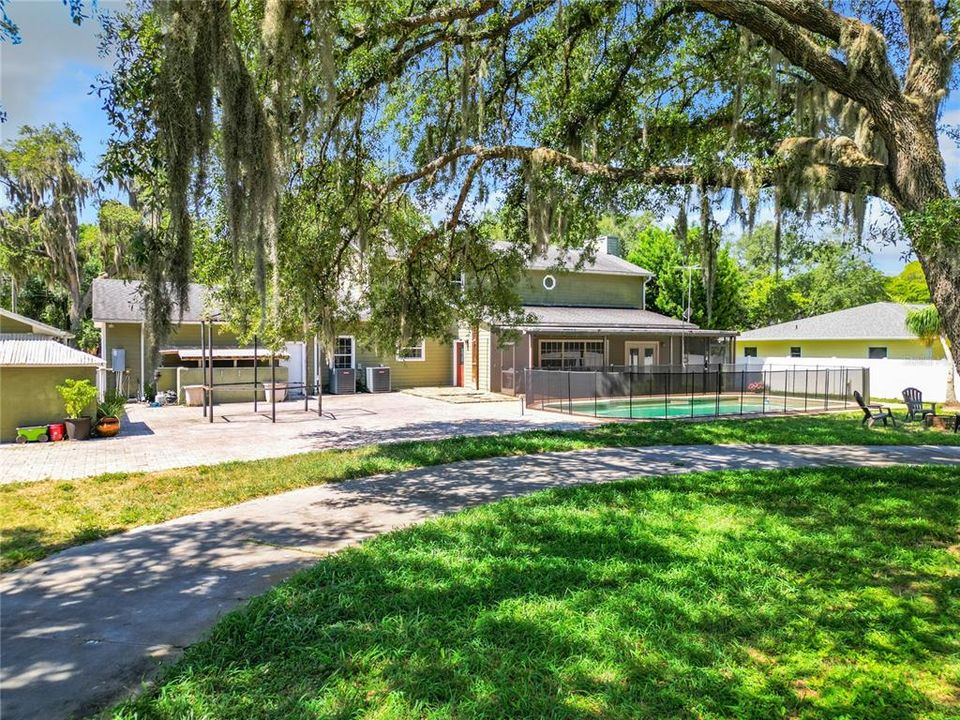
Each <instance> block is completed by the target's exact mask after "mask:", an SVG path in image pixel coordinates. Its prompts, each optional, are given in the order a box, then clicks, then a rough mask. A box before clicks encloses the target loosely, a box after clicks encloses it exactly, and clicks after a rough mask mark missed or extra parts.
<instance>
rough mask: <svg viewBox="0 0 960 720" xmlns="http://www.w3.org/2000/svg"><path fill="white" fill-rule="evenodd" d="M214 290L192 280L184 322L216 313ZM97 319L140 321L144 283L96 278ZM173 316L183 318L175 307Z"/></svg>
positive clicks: (197, 320) (94, 300) (95, 316)
mask: <svg viewBox="0 0 960 720" xmlns="http://www.w3.org/2000/svg"><path fill="white" fill-rule="evenodd" d="M209 295H210V290H209V288H207V287H206V286H205V285H200V284H199V283H190V293H189V296H188V299H187V307H186V308H184V312H183V321H184V322H199V321H200V320H201V319H202V318H204V317H205V316H206V315H207V314H208V313H210V312H212V313H214V314H216V312H217V308H216V307H215V306H214V304H213V302H212V299H211V298H209ZM93 319H94V320H95V321H96V322H140V321H141V320H143V319H144V313H143V301H142V299H141V297H140V282H139V281H137V280H112V279H109V278H98V279H96V280H94V281H93ZM171 319H172V320H173V321H174V322H176V321H178V320H180V313H179V310H178V309H177V308H176V307H175V308H174V311H173V313H172V317H171Z"/></svg>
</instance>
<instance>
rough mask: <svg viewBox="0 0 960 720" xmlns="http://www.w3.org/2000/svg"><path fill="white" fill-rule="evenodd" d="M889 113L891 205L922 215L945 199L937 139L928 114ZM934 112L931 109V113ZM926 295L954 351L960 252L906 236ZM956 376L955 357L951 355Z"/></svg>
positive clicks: (949, 244)
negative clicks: (916, 260) (928, 289)
mask: <svg viewBox="0 0 960 720" xmlns="http://www.w3.org/2000/svg"><path fill="white" fill-rule="evenodd" d="M898 110H899V112H896V113H892V114H891V120H892V124H891V127H890V128H889V129H888V132H887V133H885V135H887V137H886V138H885V139H886V141H887V146H888V148H889V154H890V180H891V186H892V189H893V192H894V195H895V197H896V202H895V206H896V207H897V210H899V211H900V214H901V216H902V215H903V214H904V213H910V212H924V211H925V210H926V209H927V208H928V206H929V204H930V203H931V202H933V201H935V200H943V199H948V198H950V197H951V196H950V191H949V189H948V187H947V181H946V170H945V168H944V164H943V156H942V155H941V153H940V147H939V143H938V138H937V129H936V123H935V119H934V115H933V114H932V113H931V112H927V113H924V112H922V111H921V110H918V109H910V110H907V111H904V110H903V109H902V108H898ZM934 111H935V110H934ZM911 245H912V247H913V251H914V253H915V254H916V256H917V259H918V260H919V261H920V265H921V267H922V268H923V274H924V276H925V277H926V280H927V285H929V287H930V297H931V299H932V300H933V304H934V306H935V307H936V308H937V312H938V313H939V314H940V321H941V323H942V327H943V332H944V334H945V335H946V336H947V338H948V339H949V341H950V343H951V345H952V346H953V347H954V348H958V347H960V248H958V247H957V244H956V242H955V241H953V240H951V238H946V237H942V236H940V237H933V238H930V237H924V238H919V237H911ZM952 355H953V358H952V359H953V366H954V367H955V368H957V370H958V372H960V365H958V364H957V363H958V361H960V353H952Z"/></svg>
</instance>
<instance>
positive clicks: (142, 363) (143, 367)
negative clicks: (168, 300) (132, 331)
mask: <svg viewBox="0 0 960 720" xmlns="http://www.w3.org/2000/svg"><path fill="white" fill-rule="evenodd" d="M145 373H146V357H145V355H144V342H143V320H141V321H140V399H141V400H142V399H143V383H144V381H143V378H144V375H145Z"/></svg>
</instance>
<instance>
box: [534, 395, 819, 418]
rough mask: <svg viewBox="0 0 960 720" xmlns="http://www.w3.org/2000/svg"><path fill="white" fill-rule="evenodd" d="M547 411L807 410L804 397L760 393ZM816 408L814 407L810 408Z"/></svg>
mask: <svg viewBox="0 0 960 720" xmlns="http://www.w3.org/2000/svg"><path fill="white" fill-rule="evenodd" d="M543 409H544V410H559V411H560V412H567V413H573V414H574V415H595V416H596V417H609V418H674V417H703V416H707V415H740V414H752V413H764V412H768V413H775V412H784V411H790V410H794V411H796V410H804V409H807V407H805V405H804V399H803V398H802V397H801V398H792V397H789V396H788V397H786V398H784V397H767V398H766V399H764V398H763V397H761V396H758V395H745V396H743V397H742V398H741V397H740V395H729V396H724V395H721V396H719V398H718V397H717V396H716V395H708V396H699V397H697V396H694V397H690V396H684V397H678V396H672V397H669V398H662V397H661V398H633V399H632V400H631V399H629V398H617V399H613V400H597V401H596V402H594V401H593V400H574V401H572V402H565V401H564V402H552V403H544V405H543ZM810 409H813V408H810Z"/></svg>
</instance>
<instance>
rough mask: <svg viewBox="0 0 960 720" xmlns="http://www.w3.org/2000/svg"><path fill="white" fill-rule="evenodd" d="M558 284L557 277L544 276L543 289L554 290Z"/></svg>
mask: <svg viewBox="0 0 960 720" xmlns="http://www.w3.org/2000/svg"><path fill="white" fill-rule="evenodd" d="M556 286H557V279H556V278H555V277H554V276H553V275H544V276H543V289H544V290H553V289H554V288H555V287H556Z"/></svg>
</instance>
